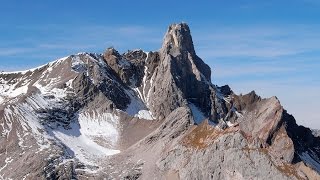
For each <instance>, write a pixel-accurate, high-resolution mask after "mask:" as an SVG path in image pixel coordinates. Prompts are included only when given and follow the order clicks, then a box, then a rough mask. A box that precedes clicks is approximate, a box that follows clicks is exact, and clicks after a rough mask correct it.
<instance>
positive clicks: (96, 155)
mask: <svg viewBox="0 0 320 180" xmlns="http://www.w3.org/2000/svg"><path fill="white" fill-rule="evenodd" d="M210 77H211V70H210V67H209V66H208V65H207V64H205V62H204V61H202V59H201V58H199V57H198V56H197V55H196V53H195V50H194V46H193V42H192V37H191V34H190V29H189V27H188V25H187V24H185V23H180V24H173V25H170V26H169V28H168V31H167V33H166V35H165V37H164V42H163V45H162V48H161V50H160V51H154V52H145V51H143V50H140V49H137V50H132V51H128V52H126V53H123V54H120V53H119V52H118V51H117V50H115V49H114V48H108V49H106V51H105V52H104V53H103V54H95V53H79V54H75V55H70V56H67V57H65V58H61V59H59V60H56V61H54V62H51V63H48V64H47V65H44V66H41V67H38V68H35V69H33V70H28V71H23V72H11V73H0V125H1V126H0V167H1V168H0V172H1V173H0V179H9V178H11V179H80V180H81V179H150V177H155V178H156V179H157V178H158V179H161V178H163V177H164V178H165V179H187V180H188V179H257V178H259V179H261V178H262V179H320V175H319V174H320V138H319V137H316V136H314V135H313V134H312V133H313V132H312V131H311V130H310V129H308V128H305V127H303V126H299V125H297V124H296V122H295V119H294V117H293V116H291V115H289V114H288V113H287V112H286V110H285V109H284V108H283V107H282V106H281V104H280V102H279V100H278V99H277V98H276V97H271V98H267V99H264V98H261V97H260V96H258V95H257V94H256V93H255V92H254V91H252V92H251V93H249V94H245V95H237V94H235V93H234V92H233V91H232V90H231V88H230V87H229V86H227V85H225V86H222V87H219V86H217V85H214V84H213V83H211V78H210ZM199 169H200V171H199Z"/></svg>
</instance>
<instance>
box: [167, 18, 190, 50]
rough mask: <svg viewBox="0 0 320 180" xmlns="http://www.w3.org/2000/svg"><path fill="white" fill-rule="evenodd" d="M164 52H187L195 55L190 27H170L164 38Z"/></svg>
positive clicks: (180, 25)
mask: <svg viewBox="0 0 320 180" xmlns="http://www.w3.org/2000/svg"><path fill="white" fill-rule="evenodd" d="M162 50H163V51H166V52H172V53H174V52H176V53H177V52H184V51H185V52H189V53H190V54H192V55H195V50H194V46H193V41H192V37H191V32H190V29H189V26H188V25H187V24H186V23H178V24H172V25H170V26H169V28H168V31H167V33H166V35H165V36H164V41H163V44H162Z"/></svg>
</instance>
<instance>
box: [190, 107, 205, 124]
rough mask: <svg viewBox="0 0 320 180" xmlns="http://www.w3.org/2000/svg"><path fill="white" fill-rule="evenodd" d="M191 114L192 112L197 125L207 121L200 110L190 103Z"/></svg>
mask: <svg viewBox="0 0 320 180" xmlns="http://www.w3.org/2000/svg"><path fill="white" fill-rule="evenodd" d="M188 106H189V108H190V110H191V112H192V116H193V120H194V122H195V123H196V124H201V122H202V121H203V120H204V119H206V117H205V115H204V114H203V113H202V112H201V111H200V110H199V108H198V107H197V106H196V105H194V104H193V103H189V104H188Z"/></svg>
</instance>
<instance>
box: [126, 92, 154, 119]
mask: <svg viewBox="0 0 320 180" xmlns="http://www.w3.org/2000/svg"><path fill="white" fill-rule="evenodd" d="M135 90H136V91H137V92H138V93H139V96H140V97H141V93H140V91H139V89H138V88H135ZM127 94H128V95H129V97H130V104H129V105H128V107H127V109H126V112H127V114H128V115H130V116H133V117H138V118H143V119H147V120H153V119H154V118H153V116H152V113H151V112H150V111H149V110H148V108H147V107H146V106H145V104H144V103H143V101H142V100H141V99H140V98H138V97H137V96H136V95H134V93H133V92H132V91H127Z"/></svg>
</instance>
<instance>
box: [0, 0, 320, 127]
mask: <svg viewBox="0 0 320 180" xmlns="http://www.w3.org/2000/svg"><path fill="white" fill-rule="evenodd" d="M0 3H1V4H0V20H1V21H0V22H1V23H0V70H4V71H11V70H22V69H28V68H31V67H35V66H38V65H41V64H44V63H46V62H49V61H52V60H54V59H58V58H59V57H64V56H67V55H69V54H74V53H77V52H83V51H86V52H97V53H102V52H103V50H104V49H105V48H107V47H110V46H114V47H115V48H116V49H118V50H119V51H120V52H125V51H126V50H128V49H136V48H141V49H144V50H158V49H159V48H160V46H161V42H162V39H163V35H164V33H165V31H166V29H167V26H168V25H169V24H171V23H174V22H182V21H183V22H187V23H188V24H189V26H190V28H191V31H192V35H193V40H194V44H195V46H196V50H197V53H198V55H199V56H200V57H201V58H202V59H203V60H204V61H205V62H206V63H207V64H209V65H210V66H211V69H212V79H213V83H214V84H218V85H224V84H229V85H230V86H231V88H232V89H233V90H234V91H235V92H236V93H243V94H245V93H248V92H250V91H251V90H255V91H256V92H257V93H258V94H259V95H261V96H262V97H270V96H273V95H275V96H277V97H278V98H279V99H280V101H281V103H282V104H283V106H284V107H285V108H286V109H287V110H288V112H289V113H291V114H293V115H294V116H295V117H296V119H297V121H298V123H299V124H303V125H307V126H309V127H312V128H318V129H320V113H318V110H319V107H318V103H319V101H320V95H319V92H320V1H319V0H269V1H265V0H263V1H260V0H251V1H248V0H247V1H244V0H237V1H231V0H223V1H222V0H211V1H210V0H208V1H187V0H184V1H182V0H181V1H180V0H179V1H174V0H171V1H169V0H162V1H156V2H155V1H154V2H151V1H139V0H138V1H129V0H127V1H120V0H117V1H116V0H109V1H102V0H100V1H94V0H92V1H84V0H55V1H49V0H28V1H17V0H10V1H1V2H0Z"/></svg>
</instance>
